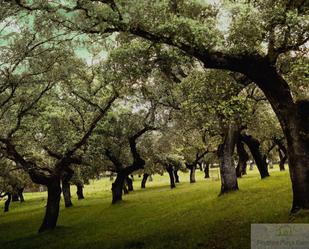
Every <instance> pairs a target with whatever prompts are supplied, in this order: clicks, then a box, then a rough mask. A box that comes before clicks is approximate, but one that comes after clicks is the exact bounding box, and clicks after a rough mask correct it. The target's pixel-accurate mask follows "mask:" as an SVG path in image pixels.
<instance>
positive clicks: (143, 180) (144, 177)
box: [141, 173, 149, 188]
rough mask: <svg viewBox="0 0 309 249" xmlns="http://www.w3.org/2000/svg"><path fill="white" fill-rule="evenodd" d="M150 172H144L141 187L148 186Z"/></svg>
mask: <svg viewBox="0 0 309 249" xmlns="http://www.w3.org/2000/svg"><path fill="white" fill-rule="evenodd" d="M148 176H149V174H147V173H144V174H143V179H142V183H141V188H146V182H147V178H148Z"/></svg>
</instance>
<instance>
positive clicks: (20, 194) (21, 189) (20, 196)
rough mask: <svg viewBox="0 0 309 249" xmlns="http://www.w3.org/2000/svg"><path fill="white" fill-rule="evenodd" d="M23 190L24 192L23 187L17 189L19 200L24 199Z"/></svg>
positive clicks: (22, 200)
mask: <svg viewBox="0 0 309 249" xmlns="http://www.w3.org/2000/svg"><path fill="white" fill-rule="evenodd" d="M23 192H24V188H18V189H17V193H18V196H19V200H20V202H24V201H25V199H24V194H23Z"/></svg>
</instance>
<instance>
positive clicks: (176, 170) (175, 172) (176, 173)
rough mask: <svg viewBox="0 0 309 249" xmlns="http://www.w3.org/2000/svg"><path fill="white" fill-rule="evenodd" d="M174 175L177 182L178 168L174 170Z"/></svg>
mask: <svg viewBox="0 0 309 249" xmlns="http://www.w3.org/2000/svg"><path fill="white" fill-rule="evenodd" d="M174 177H175V182H176V183H179V175H178V169H175V170H174Z"/></svg>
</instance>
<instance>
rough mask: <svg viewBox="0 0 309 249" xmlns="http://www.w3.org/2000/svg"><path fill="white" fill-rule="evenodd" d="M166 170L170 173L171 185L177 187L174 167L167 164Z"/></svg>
mask: <svg viewBox="0 0 309 249" xmlns="http://www.w3.org/2000/svg"><path fill="white" fill-rule="evenodd" d="M166 171H167V173H168V175H169V177H170V186H171V188H176V185H175V178H174V171H173V167H172V166H167V167H166Z"/></svg>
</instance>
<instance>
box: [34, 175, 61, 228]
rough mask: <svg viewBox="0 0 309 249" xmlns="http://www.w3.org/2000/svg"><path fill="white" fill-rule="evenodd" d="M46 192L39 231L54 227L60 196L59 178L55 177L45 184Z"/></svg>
mask: <svg viewBox="0 0 309 249" xmlns="http://www.w3.org/2000/svg"><path fill="white" fill-rule="evenodd" d="M47 194H48V197H47V205H46V211H45V216H44V219H43V223H42V225H41V227H40V229H39V232H44V231H48V230H53V229H54V228H55V227H56V224H57V220H58V215H59V203H60V196H61V187H60V179H58V178H55V179H53V181H51V182H50V183H49V184H48V185H47Z"/></svg>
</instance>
